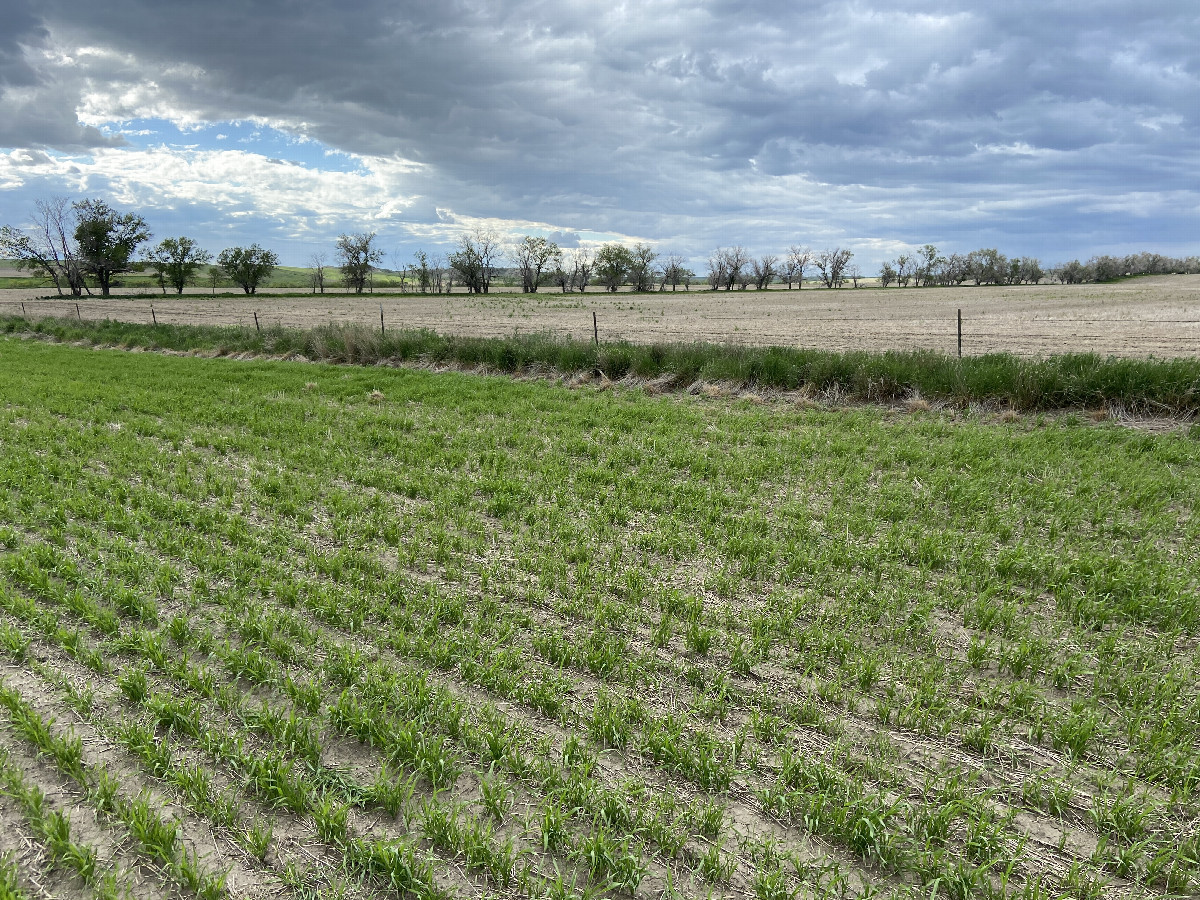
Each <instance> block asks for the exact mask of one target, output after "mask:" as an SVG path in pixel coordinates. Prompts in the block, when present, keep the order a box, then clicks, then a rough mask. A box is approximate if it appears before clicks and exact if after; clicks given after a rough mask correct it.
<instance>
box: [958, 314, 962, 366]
mask: <svg viewBox="0 0 1200 900" xmlns="http://www.w3.org/2000/svg"><path fill="white" fill-rule="evenodd" d="M958 358H959V359H962V310H961V309H960V310H959V311H958Z"/></svg>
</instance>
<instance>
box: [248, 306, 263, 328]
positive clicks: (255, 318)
mask: <svg viewBox="0 0 1200 900" xmlns="http://www.w3.org/2000/svg"><path fill="white" fill-rule="evenodd" d="M250 312H252V313H253V314H254V330H255V331H257V332H258V333H259V334H262V326H261V325H259V324H258V310H257V309H252V310H250Z"/></svg>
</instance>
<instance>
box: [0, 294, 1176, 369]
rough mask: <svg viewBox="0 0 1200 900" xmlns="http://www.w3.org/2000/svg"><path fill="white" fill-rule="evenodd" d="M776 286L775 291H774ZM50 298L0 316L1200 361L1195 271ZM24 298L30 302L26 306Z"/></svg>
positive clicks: (0, 297)
mask: <svg viewBox="0 0 1200 900" xmlns="http://www.w3.org/2000/svg"><path fill="white" fill-rule="evenodd" d="M779 287H781V286H779ZM39 295H42V296H44V295H45V290H44V289H42V290H39V291H19V290H7V291H6V290H0V314H9V315H12V314H21V315H25V316H27V317H29V318H31V319H36V318H40V317H42V316H70V317H75V316H76V315H77V314H78V316H79V317H80V318H82V319H92V320H101V319H115V320H119V321H124V322H136V323H149V322H151V321H152V314H151V310H150V307H151V304H153V306H154V313H153V318H155V319H156V320H157V321H158V322H160V323H163V324H172V325H241V326H249V327H254V316H255V315H257V316H258V319H259V322H260V324H261V325H263V326H267V325H283V326H285V327H293V328H313V327H316V326H319V325H326V324H339V323H351V324H360V325H367V326H372V327H379V315H380V308H381V306H382V309H383V312H384V316H385V327H388V328H392V329H397V330H398V329H402V328H407V329H417V328H429V329H432V330H434V331H436V332H438V333H439V334H451V335H464V336H474V337H505V336H509V335H512V334H514V333H519V334H532V333H539V334H540V333H546V334H551V335H556V336H559V337H565V336H571V337H573V338H575V339H576V340H590V339H592V337H593V330H592V314H593V313H595V315H596V319H597V322H598V326H599V329H598V330H599V338H600V340H601V341H615V340H625V341H630V342H632V343H638V344H651V343H691V342H694V341H700V342H714V343H723V344H739V345H758V346H771V345H774V346H784V347H797V346H799V347H808V348H815V349H822V350H837V351H846V350H873V351H881V350H918V349H920V350H935V351H938V352H941V353H949V354H954V353H956V352H957V315H958V310H960V309H961V310H962V314H963V352H964V353H965V354H967V355H970V356H976V355H980V354H984V353H1011V354H1016V355H1019V356H1027V357H1044V356H1047V355H1050V354H1056V353H1098V354H1100V355H1101V356H1109V355H1114V356H1122V357H1147V356H1158V357H1174V356H1196V355H1198V354H1200V275H1168V276H1155V277H1147V278H1132V279H1125V280H1123V281H1119V282H1113V283H1109V284H1068V285H1058V284H1036V285H1009V286H1003V287H997V286H994V285H992V286H989V285H984V286H981V287H974V286H963V287H951V288H943V287H935V288H916V289H912V288H886V289H881V288H863V289H859V290H855V289H854V288H851V287H845V288H842V289H840V290H836V291H831V290H823V289H817V288H815V287H812V286H811V285H810V286H809V287H807V288H805V289H804V290H802V291H795V290H793V291H787V290H782V289H774V290H769V291H733V292H726V291H707V290H693V291H687V292H678V293H672V292H671V291H666V292H662V293H650V294H631V293H627V292H625V291H621V292H618V293H615V294H609V293H607V292H604V291H589V292H588V293H586V294H562V293H558V292H556V291H555V290H553V289H547V288H543V289H542V290H541V291H539V292H538V293H537V294H517V293H512V292H511V291H506V290H503V289H500V290H497V292H496V293H492V294H488V295H484V296H471V295H467V294H461V293H456V294H450V295H437V294H424V295H406V296H388V295H386V294H383V293H382V292H381V293H379V294H375V295H371V294H364V295H362V296H356V295H353V294H344V293H340V292H337V293H335V292H330V293H327V294H322V295H319V296H303V295H302V296H295V295H292V296H280V295H278V294H272V293H270V292H269V291H267V292H264V293H262V294H260V295H256V296H254V297H247V296H245V295H234V296H229V295H227V296H216V297H211V296H206V295H205V292H202V291H195V290H193V291H190V292H189V293H187V294H184V295H183V296H175V295H170V296H157V297H155V296H154V295H142V297H141V298H140V299H133V298H131V297H128V296H114V297H113V298H111V299H108V300H101V299H100V298H96V297H89V298H84V299H83V300H81V301H80V303H79V304H78V313H77V311H76V304H75V301H74V300H72V299H69V298H68V299H65V300H59V299H44V300H37V299H35V297H36V296H39ZM21 303H24V304H25V307H24V312H22V308H21Z"/></svg>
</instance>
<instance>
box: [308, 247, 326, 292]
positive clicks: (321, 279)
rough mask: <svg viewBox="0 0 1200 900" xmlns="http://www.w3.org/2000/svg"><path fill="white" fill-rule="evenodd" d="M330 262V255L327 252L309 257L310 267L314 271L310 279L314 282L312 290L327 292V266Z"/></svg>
mask: <svg viewBox="0 0 1200 900" xmlns="http://www.w3.org/2000/svg"><path fill="white" fill-rule="evenodd" d="M328 263H329V257H328V256H326V255H325V253H324V252H323V251H322V252H318V253H314V254H313V255H312V256H310V257H309V258H308V265H309V268H311V269H312V273H311V274H310V275H309V281H310V282H311V283H312V292H313V293H314V294H316V293H321V294H323V293H325V267H326V265H328Z"/></svg>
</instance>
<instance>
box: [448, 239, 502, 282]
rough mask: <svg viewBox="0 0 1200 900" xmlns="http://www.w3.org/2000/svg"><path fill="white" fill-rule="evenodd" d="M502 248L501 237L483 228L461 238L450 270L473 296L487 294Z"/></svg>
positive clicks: (451, 256)
mask: <svg viewBox="0 0 1200 900" xmlns="http://www.w3.org/2000/svg"><path fill="white" fill-rule="evenodd" d="M500 246H501V245H500V235H499V234H497V233H496V232H495V231H491V230H489V229H485V228H482V227H480V228H476V229H474V230H473V231H471V232H470V233H469V234H464V235H462V236H460V237H459V239H458V249H457V250H455V251H454V252H453V253H451V254H450V268H452V269H454V271H455V272H457V273H458V277H459V280H460V281H461V282H462V283H463V284H464V285H466V287H467V290H468V291H470V292H471V293H472V294H486V293H488V292H489V290H490V289H491V285H492V279H493V278H495V277H496V261H497V260H498V259H499V258H500Z"/></svg>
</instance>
